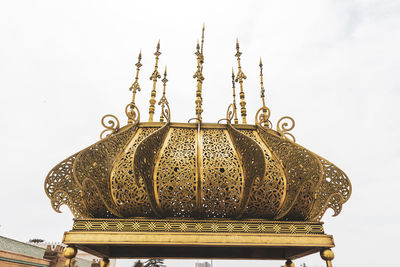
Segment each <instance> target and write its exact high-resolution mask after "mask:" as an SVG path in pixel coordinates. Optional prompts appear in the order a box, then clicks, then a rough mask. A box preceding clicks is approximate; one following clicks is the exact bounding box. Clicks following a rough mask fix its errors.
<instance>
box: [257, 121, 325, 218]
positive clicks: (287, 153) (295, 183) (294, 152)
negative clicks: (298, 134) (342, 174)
mask: <svg viewBox="0 0 400 267" xmlns="http://www.w3.org/2000/svg"><path fill="white" fill-rule="evenodd" d="M258 133H259V134H260V136H261V137H262V138H263V140H264V143H265V144H266V145H267V146H268V148H269V149H270V150H272V151H274V153H275V155H276V156H277V157H278V158H279V160H280V161H281V163H282V164H283V166H285V171H286V179H287V193H286V198H285V202H284V203H283V206H282V208H281V210H280V212H279V214H278V215H277V216H276V218H277V219H279V218H282V217H284V216H285V215H286V214H287V213H288V212H289V211H291V209H292V207H293V205H296V206H299V205H300V206H306V207H308V206H309V205H308V203H309V201H310V200H309V198H308V197H307V196H308V195H309V192H308V191H307V192H306V191H304V190H306V189H304V190H302V188H304V187H303V184H304V182H306V181H311V182H312V183H313V185H318V184H319V183H320V181H321V179H322V166H321V164H320V162H319V160H318V158H316V157H315V155H314V154H313V153H312V152H310V151H308V150H307V149H305V148H303V147H301V146H299V145H297V144H295V143H293V142H291V141H289V140H286V139H285V138H281V137H279V136H277V135H276V134H274V131H272V130H269V129H264V128H262V127H259V128H258ZM312 189H313V188H312ZM311 191H312V190H311ZM299 192H300V193H299ZM296 201H297V202H303V203H296ZM294 212H295V210H292V211H291V213H290V215H291V216H293V217H295V218H296V219H300V218H302V219H305V217H304V214H305V213H306V214H308V212H309V210H308V211H307V212H301V214H296V213H294Z"/></svg>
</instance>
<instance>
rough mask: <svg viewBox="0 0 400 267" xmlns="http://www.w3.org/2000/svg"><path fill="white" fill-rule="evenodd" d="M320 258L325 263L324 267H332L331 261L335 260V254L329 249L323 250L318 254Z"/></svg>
mask: <svg viewBox="0 0 400 267" xmlns="http://www.w3.org/2000/svg"><path fill="white" fill-rule="evenodd" d="M320 255H321V258H322V259H323V260H324V261H325V262H326V267H332V260H333V259H334V258H335V254H333V251H332V250H331V249H329V248H327V249H324V250H322V251H321V253H320Z"/></svg>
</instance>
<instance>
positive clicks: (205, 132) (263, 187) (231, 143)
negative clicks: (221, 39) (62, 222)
mask: <svg viewBox="0 0 400 267" xmlns="http://www.w3.org/2000/svg"><path fill="white" fill-rule="evenodd" d="M159 49H160V45H159V44H158V45H157V51H156V53H155V55H156V64H155V71H154V72H153V74H152V76H151V78H150V79H152V80H153V90H152V92H151V99H150V108H149V121H150V122H140V113H139V110H138V108H137V107H136V105H135V95H136V93H137V91H139V90H140V86H139V84H138V74H139V69H140V67H141V63H140V59H141V55H139V62H138V63H137V64H136V66H137V73H136V78H135V82H134V84H133V85H132V86H131V88H130V89H131V90H132V91H133V98H132V102H131V103H130V104H128V105H127V106H126V109H125V112H126V115H127V116H128V124H127V125H126V126H124V127H122V128H120V127H119V122H118V120H117V119H116V117H115V116H112V115H106V116H105V117H103V120H102V123H103V125H104V126H105V127H106V130H105V131H103V133H104V132H106V131H111V132H112V133H111V134H109V135H108V136H107V137H105V138H104V139H101V140H100V141H99V142H97V143H95V144H93V145H91V146H89V147H88V148H86V149H84V150H82V151H80V152H78V153H76V154H74V155H72V156H70V157H69V158H67V159H65V160H64V161H62V162H61V163H59V164H58V165H57V166H55V167H54V168H53V169H52V170H51V171H50V173H49V174H48V176H47V178H46V181H45V191H46V193H47V195H48V197H49V198H50V200H51V204H52V206H53V208H54V209H55V210H56V211H59V210H60V206H61V205H63V204H65V205H67V206H68V207H69V208H70V209H71V211H72V213H73V214H74V216H75V217H84V218H85V217H86V218H113V217H117V218H131V217H158V218H166V217H191V218H231V219H235V218H237V219H238V218H263V219H269V220H300V221H303V220H309V221H316V220H320V219H321V217H322V216H323V214H324V213H325V211H326V210H327V209H328V208H331V209H333V211H334V215H337V214H339V212H340V211H341V208H342V204H343V203H344V202H346V201H347V200H348V198H349V197H350V194H351V185H350V181H349V179H348V178H347V176H346V174H345V173H344V172H343V171H341V170H340V169H339V168H337V167H336V166H335V165H333V164H332V163H330V162H329V161H328V160H326V159H324V158H322V157H320V156H318V155H316V154H315V153H313V152H311V151H309V150H307V149H306V148H304V147H302V146H300V145H298V144H297V143H295V142H294V137H293V135H291V134H290V133H289V131H290V130H291V129H292V128H293V127H294V121H293V119H291V118H290V117H283V118H282V119H280V120H279V121H278V123H277V127H276V130H273V129H272V123H271V122H270V121H269V115H270V111H269V109H268V108H267V107H266V106H265V102H264V88H263V82H262V72H261V75H260V77H261V89H262V90H261V97H262V103H263V105H262V107H261V108H260V109H259V111H258V112H257V114H256V123H255V124H254V125H248V124H246V108H245V105H246V102H245V101H244V91H243V80H244V79H246V76H245V75H244V73H243V71H242V69H241V66H240V55H241V53H240V52H239V45H238V44H237V53H236V56H237V58H238V63H239V70H238V74H237V76H236V78H235V76H234V75H233V76H232V78H233V79H232V82H233V96H234V98H233V103H232V104H231V105H229V108H228V112H227V116H226V119H224V120H222V121H224V123H217V124H208V123H203V122H202V118H201V113H202V97H201V91H202V81H203V79H204V77H203V76H202V69H203V66H202V64H203V62H204V57H203V54H202V53H203V52H202V47H201V50H200V47H199V46H198V47H197V52H196V55H197V59H198V61H197V62H198V65H197V71H196V73H195V76H194V77H195V78H196V79H197V91H196V118H195V123H189V122H190V121H191V120H189V122H188V123H171V122H170V110H169V106H168V102H167V99H166V96H165V88H166V82H167V81H168V80H167V79H166V71H165V73H164V79H163V80H162V82H163V85H164V91H163V96H162V98H161V100H160V103H159V104H160V105H161V111H162V115H161V118H160V121H161V122H153V115H154V111H155V103H156V101H155V97H156V83H157V79H159V78H160V75H159V73H158V71H157V68H158V57H159V55H160V54H161V52H159ZM260 67H261V70H262V63H261V62H260ZM235 80H236V82H238V83H239V84H240V107H241V108H240V114H241V117H242V122H243V124H238V119H237V109H236V101H235ZM110 116H111V117H110ZM108 118H111V119H114V120H116V121H115V122H113V121H112V120H111V121H109V123H110V125H109V126H107V125H106V124H105V121H106V119H108ZM164 121H166V122H164ZM285 121H286V122H285ZM103 133H102V134H103ZM289 137H290V138H289ZM291 139H293V140H291Z"/></svg>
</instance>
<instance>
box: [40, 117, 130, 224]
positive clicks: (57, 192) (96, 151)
mask: <svg viewBox="0 0 400 267" xmlns="http://www.w3.org/2000/svg"><path fill="white" fill-rule="evenodd" d="M136 129H137V126H136V125H130V126H127V127H124V128H121V129H120V131H119V132H118V133H115V134H113V135H110V136H109V137H107V138H104V139H102V140H100V141H99V142H97V143H95V144H94V145H92V146H90V147H88V148H86V149H84V150H82V151H81V152H79V153H77V154H75V155H73V156H71V157H70V158H68V159H66V160H65V161H63V162H61V163H60V164H58V165H57V166H56V167H54V168H53V170H51V171H50V173H49V174H48V176H47V178H46V181H45V191H46V193H47V195H48V196H49V198H50V199H51V201H52V205H53V208H54V209H55V210H56V211H59V208H60V206H61V205H63V204H65V205H67V206H68V207H69V208H70V209H71V211H72V212H73V214H74V216H76V217H87V216H92V215H91V211H89V210H87V207H86V205H85V203H84V201H83V196H85V195H86V196H88V194H89V196H91V195H90V193H88V192H85V190H86V189H88V188H86V187H83V186H82V185H83V181H84V180H87V179H88V180H91V181H92V182H94V184H95V185H96V186H97V188H98V191H99V192H97V193H96V194H98V195H99V196H101V198H102V201H103V202H104V205H106V206H107V212H106V213H103V214H101V215H100V214H99V213H98V212H97V211H96V216H98V217H112V216H111V215H110V214H111V213H112V214H114V215H115V216H119V214H118V212H117V210H116V209H115V206H114V205H113V202H112V200H111V195H110V186H109V179H108V178H109V175H110V171H111V168H112V165H113V163H114V161H115V159H116V157H117V156H118V155H119V154H120V153H121V152H122V150H123V148H124V146H125V144H126V143H127V142H128V141H129V139H130V138H131V137H132V136H133V134H134V133H135V131H136ZM91 192H93V191H91ZM86 204H87V203H86Z"/></svg>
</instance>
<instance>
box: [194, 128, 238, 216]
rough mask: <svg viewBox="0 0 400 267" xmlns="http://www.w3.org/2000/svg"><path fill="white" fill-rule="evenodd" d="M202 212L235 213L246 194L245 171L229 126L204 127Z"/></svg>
mask: <svg viewBox="0 0 400 267" xmlns="http://www.w3.org/2000/svg"><path fill="white" fill-rule="evenodd" d="M201 141H202V151H201V158H202V169H201V171H202V181H201V184H202V212H203V216H204V217H208V218H209V217H234V216H236V215H237V213H238V210H239V204H240V199H241V196H242V194H243V184H244V181H243V173H242V168H241V166H240V163H239V159H238V157H237V155H236V153H235V150H234V148H233V146H232V144H231V142H230V140H229V136H228V133H227V132H226V130H221V129H203V130H202V138H201Z"/></svg>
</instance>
